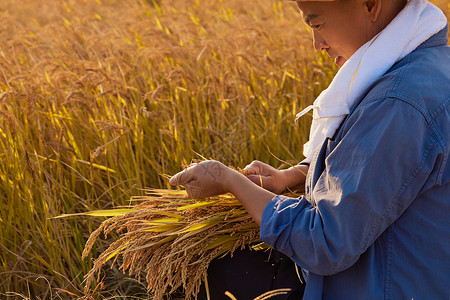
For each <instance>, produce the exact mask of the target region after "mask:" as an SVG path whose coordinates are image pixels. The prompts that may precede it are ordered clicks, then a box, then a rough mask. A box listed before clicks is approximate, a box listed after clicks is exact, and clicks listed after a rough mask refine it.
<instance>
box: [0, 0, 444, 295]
mask: <svg viewBox="0 0 450 300" xmlns="http://www.w3.org/2000/svg"><path fill="white" fill-rule="evenodd" d="M434 2H435V3H437V4H438V5H439V6H440V7H441V8H442V9H443V10H444V12H445V13H446V14H447V16H449V14H450V4H449V2H448V0H445V1H443V0H436V1H434ZM0 18H1V20H2V22H0V71H1V72H0V263H1V265H0V298H2V299H3V298H5V299H60V298H62V299H65V298H75V297H81V296H83V293H82V286H83V284H82V281H83V276H84V275H85V274H86V273H87V271H88V270H89V269H90V268H91V260H89V259H88V260H85V261H82V260H81V252H82V250H83V248H84V244H85V242H86V239H87V237H88V236H89V234H90V232H92V231H93V230H94V229H95V228H96V227H97V226H98V224H99V222H100V221H101V220H99V219H91V218H88V217H78V218H69V219H56V220H55V219H51V218H52V217H55V216H58V215H60V214H65V213H77V212H85V211H89V210H94V209H107V208H114V207H118V206H121V205H124V204H128V203H129V201H128V200H129V199H130V197H131V196H138V195H142V194H143V190H142V189H143V188H145V187H154V188H167V187H168V183H167V180H166V179H165V177H164V174H174V173H176V172H178V171H179V170H180V169H181V165H183V164H188V163H189V162H190V160H191V159H192V158H198V156H197V154H196V153H199V154H201V155H203V156H205V157H211V158H214V159H218V160H221V161H223V162H224V163H226V164H229V165H234V166H236V167H244V166H245V165H246V164H248V163H250V162H251V161H252V160H254V159H259V160H262V161H265V162H268V163H270V164H272V165H274V166H281V163H280V162H279V161H278V160H277V159H276V158H275V157H274V156H273V155H272V154H271V152H272V153H273V154H275V155H276V156H277V157H279V158H280V159H283V160H285V161H288V162H291V163H296V162H298V161H299V160H301V159H302V154H301V147H302V144H303V143H304V142H305V141H306V137H307V133H308V124H309V122H310V119H308V117H307V118H304V119H303V120H301V121H300V122H299V123H297V124H294V116H295V114H296V113H297V112H298V111H300V110H301V109H302V108H304V107H306V106H307V105H309V104H310V103H311V102H312V101H313V100H314V99H315V97H316V96H317V95H318V94H319V93H320V91H321V90H323V89H324V88H325V87H326V86H327V85H328V84H329V82H330V81H331V79H332V77H333V75H334V74H335V72H336V71H337V69H336V67H335V66H334V63H333V62H332V61H331V60H330V59H329V58H328V57H327V56H326V55H324V54H317V53H315V52H314V50H313V48H312V45H311V38H310V35H309V32H308V29H307V28H306V27H305V26H304V24H303V23H302V21H301V19H300V16H299V14H298V12H297V9H296V6H295V3H293V2H287V1H283V2H280V1H275V0H258V1H245V2H244V1H237V0H228V1H222V0H219V1H200V0H186V1H174V0H162V1H161V2H154V1H151V0H148V1H139V0H121V1H119V0H116V1H114V0H96V1H95V0H83V1H81V0H47V1H44V0H33V1H25V0H2V1H0ZM98 247H99V249H94V256H97V253H98V252H99V251H100V250H101V249H100V248H101V247H103V246H102V244H101V243H100V244H98ZM102 249H103V248H102ZM105 276H108V278H107V279H106V280H105V282H106V284H105V286H104V287H103V290H101V291H100V290H99V289H97V290H96V292H94V293H93V294H92V297H93V298H95V299H97V298H98V299H104V298H108V297H120V296H137V297H139V298H142V299H146V298H147V297H150V296H147V295H146V294H145V284H140V283H138V282H137V281H136V280H135V279H133V278H128V277H127V276H124V275H122V274H121V272H120V270H118V269H116V268H113V269H112V270H111V271H110V272H108V273H107V275H105ZM150 298H151V297H150Z"/></svg>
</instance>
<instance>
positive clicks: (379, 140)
mask: <svg viewBox="0 0 450 300" xmlns="http://www.w3.org/2000/svg"><path fill="white" fill-rule="evenodd" d="M447 30H448V26H447V27H446V28H445V29H443V30H442V31H441V32H439V33H437V34H436V35H434V36H432V37H431V38H430V39H428V40H427V41H426V42H424V43H423V44H422V45H421V46H419V47H418V48H417V49H416V50H414V51H413V52H412V53H410V54H409V55H407V56H406V57H405V58H404V59H402V60H401V61H399V62H397V63H396V64H395V65H394V66H393V67H392V68H391V69H390V70H389V71H388V72H387V73H386V74H385V75H383V76H382V77H381V78H380V79H379V80H378V81H377V82H375V83H374V84H373V85H372V87H371V88H370V89H369V90H368V91H367V93H366V94H365V95H364V96H363V97H362V98H361V99H360V101H358V103H356V104H355V105H354V107H353V108H352V111H351V112H350V114H349V115H348V116H347V118H346V119H345V120H344V121H343V123H342V124H341V127H340V128H339V129H338V131H337V132H336V135H335V136H334V137H333V138H332V139H327V140H326V141H325V142H324V143H323V144H322V146H321V147H319V149H317V150H316V152H315V153H314V157H313V159H312V162H311V165H310V169H309V172H308V175H307V179H306V192H305V195H304V196H302V197H300V198H298V199H293V198H288V197H284V196H276V197H275V198H273V199H272V200H271V202H270V203H269V204H268V205H267V206H266V208H265V210H264V212H263V216H262V224H261V234H260V237H261V239H262V240H263V241H265V242H266V243H268V244H270V245H271V246H273V247H274V248H275V249H277V250H279V251H281V252H283V253H285V254H286V255H287V256H289V257H290V258H291V259H292V260H293V261H294V262H295V263H297V264H298V265H299V266H300V267H301V268H302V270H304V272H305V274H306V281H307V283H306V290H305V295H304V299H346V300H347V299H450V161H449V151H450V47H449V46H448V45H447V43H448V39H447ZM386 51H389V49H388V48H387V50H386Z"/></svg>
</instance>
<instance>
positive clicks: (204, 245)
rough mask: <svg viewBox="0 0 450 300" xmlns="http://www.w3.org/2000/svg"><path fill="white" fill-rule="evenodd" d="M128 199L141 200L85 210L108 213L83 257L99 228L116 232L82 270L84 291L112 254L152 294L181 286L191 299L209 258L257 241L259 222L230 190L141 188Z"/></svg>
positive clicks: (107, 231) (97, 235) (103, 214)
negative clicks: (197, 193)
mask: <svg viewBox="0 0 450 300" xmlns="http://www.w3.org/2000/svg"><path fill="white" fill-rule="evenodd" d="M132 200H138V201H143V202H142V203H140V204H137V205H135V206H133V207H132V208H126V209H117V210H116V211H117V212H114V210H108V211H94V212H88V213H85V214H86V215H93V216H105V215H108V216H113V217H111V218H109V219H106V220H105V221H104V222H103V223H102V224H101V225H100V227H99V228H98V229H97V230H95V231H94V232H93V233H92V234H91V236H90V238H89V239H88V241H87V242H86V246H85V249H84V251H83V258H85V257H87V256H88V255H89V253H90V252H91V250H92V247H93V245H94V243H95V241H96V240H97V238H98V237H99V236H100V235H101V234H102V233H104V235H105V238H106V237H107V236H108V234H109V233H111V232H113V231H115V232H117V233H119V234H120V236H119V238H118V240H116V241H114V242H112V243H111V244H110V246H109V247H108V248H107V249H106V250H105V251H103V252H102V253H101V254H100V256H99V257H98V258H97V259H95V260H94V263H93V267H92V269H91V270H90V271H89V272H88V274H87V275H86V286H85V292H86V293H87V292H88V291H89V288H90V286H91V283H92V282H93V281H94V280H95V277H96V275H97V280H98V281H101V280H100V273H101V269H102V266H103V265H104V264H105V263H106V262H107V261H109V260H111V259H113V258H114V262H116V261H117V257H118V256H119V255H121V256H122V262H121V266H120V269H121V270H122V271H123V272H124V273H126V272H128V274H130V275H135V276H137V278H138V280H141V274H145V279H146V281H147V288H148V291H149V292H150V293H151V294H153V295H154V299H156V300H157V299H162V297H163V295H164V294H166V293H169V294H171V293H173V292H175V291H176V290H178V289H179V288H183V289H184V292H185V297H186V299H191V298H192V297H195V295H197V294H198V292H199V289H200V285H201V283H202V280H203V279H204V278H205V276H206V271H207V269H208V266H209V264H210V262H211V261H212V260H213V259H214V258H217V257H220V256H221V255H225V254H228V253H231V254H233V252H234V251H235V250H236V249H238V248H243V247H244V246H245V245H248V244H252V243H255V242H258V241H259V226H258V225H257V224H256V223H255V222H254V221H253V220H252V218H251V217H250V215H248V213H247V212H246V211H245V209H244V208H243V207H242V205H241V204H240V203H239V201H238V200H236V199H235V198H234V196H232V195H230V194H225V195H220V196H216V197H210V198H207V199H188V198H187V194H186V193H185V192H184V191H172V190H147V195H145V196H139V197H133V198H132ZM65 216H67V215H65ZM260 246H261V244H259V245H258V247H260ZM263 248H264V247H263ZM266 248H267V245H266Z"/></svg>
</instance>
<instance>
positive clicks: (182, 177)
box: [169, 169, 194, 185]
mask: <svg viewBox="0 0 450 300" xmlns="http://www.w3.org/2000/svg"><path fill="white" fill-rule="evenodd" d="M193 177H194V176H193V175H192V172H190V170H188V169H186V170H184V171H181V172H178V173H177V174H175V175H173V176H172V177H171V178H170V179H169V184H170V185H184V184H186V183H189V182H190V181H192V179H193Z"/></svg>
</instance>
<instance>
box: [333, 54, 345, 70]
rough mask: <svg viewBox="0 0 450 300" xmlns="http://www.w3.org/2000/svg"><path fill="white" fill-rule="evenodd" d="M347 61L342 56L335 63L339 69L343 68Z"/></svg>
mask: <svg viewBox="0 0 450 300" xmlns="http://www.w3.org/2000/svg"><path fill="white" fill-rule="evenodd" d="M346 61H347V60H346V59H345V58H343V57H342V56H338V57H336V58H335V59H334V62H335V63H336V65H337V66H338V67H339V68H341V67H342V66H343V65H344V64H345V62H346Z"/></svg>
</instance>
